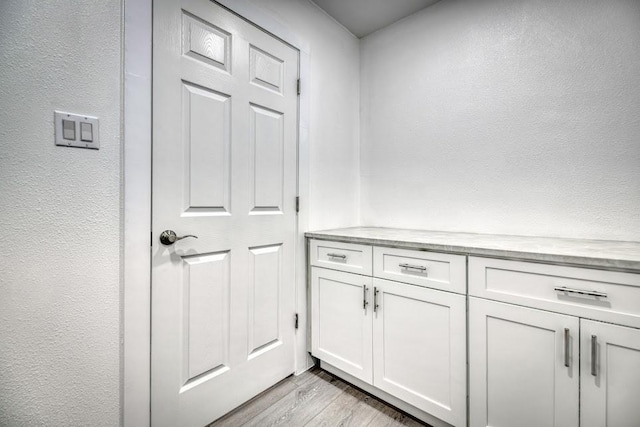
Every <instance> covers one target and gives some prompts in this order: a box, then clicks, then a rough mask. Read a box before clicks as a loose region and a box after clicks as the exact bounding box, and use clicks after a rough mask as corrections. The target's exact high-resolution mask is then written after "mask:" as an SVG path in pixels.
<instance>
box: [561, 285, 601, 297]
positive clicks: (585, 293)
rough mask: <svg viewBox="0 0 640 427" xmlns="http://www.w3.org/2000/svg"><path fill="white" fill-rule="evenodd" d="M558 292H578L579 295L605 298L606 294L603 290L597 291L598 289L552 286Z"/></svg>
mask: <svg viewBox="0 0 640 427" xmlns="http://www.w3.org/2000/svg"><path fill="white" fill-rule="evenodd" d="M553 289H555V290H556V291H558V292H566V293H568V294H579V295H587V296H590V297H598V298H606V297H607V294H606V293H604V292H598V291H583V290H581V289H571V288H567V287H566V286H560V287H555V288H553Z"/></svg>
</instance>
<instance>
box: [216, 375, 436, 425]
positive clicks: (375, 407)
mask: <svg viewBox="0 0 640 427" xmlns="http://www.w3.org/2000/svg"><path fill="white" fill-rule="evenodd" d="M426 425H427V424H424V423H422V422H420V421H418V420H416V419H415V418H412V417H411V416H410V415H407V414H405V413H403V412H400V411H399V410H397V409H395V408H394V407H392V406H389V405H387V404H386V403H384V402H382V401H381V400H379V399H377V398H375V397H373V396H371V395H368V394H366V393H364V392H362V391H361V390H359V389H357V388H355V387H353V386H351V385H349V384H347V383H345V382H344V381H342V380H341V379H339V378H337V377H334V376H333V375H331V374H329V373H328V372H326V371H323V370H321V369H320V368H317V367H316V368H313V369H312V370H310V371H307V372H305V373H304V374H301V375H300V376H297V377H296V376H291V377H288V378H286V379H284V380H282V381H281V382H279V383H278V384H276V385H274V386H273V387H271V388H270V389H268V390H267V391H265V392H264V393H262V394H260V395H258V396H256V397H255V398H253V399H252V400H250V401H248V402H247V403H245V404H244V405H242V406H240V407H239V408H237V409H236V410H234V411H233V412H230V413H229V414H227V415H225V416H224V417H222V418H220V419H219V420H217V421H216V422H214V423H212V424H210V425H209V427H222V426H225V427H236V426H256V427H268V426H291V427H303V426H314V427H317V426H327V427H333V426H344V427H347V426H351V427H360V426H362V427H364V426H371V427H393V426H411V427H417V426H426Z"/></svg>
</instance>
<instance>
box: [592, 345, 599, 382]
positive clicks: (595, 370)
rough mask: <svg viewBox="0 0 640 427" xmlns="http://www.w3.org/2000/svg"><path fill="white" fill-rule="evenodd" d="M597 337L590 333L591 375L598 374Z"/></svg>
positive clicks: (595, 375)
mask: <svg viewBox="0 0 640 427" xmlns="http://www.w3.org/2000/svg"><path fill="white" fill-rule="evenodd" d="M597 359H598V337H597V336H595V335H591V375H593V376H594V377H597V376H598V360H597Z"/></svg>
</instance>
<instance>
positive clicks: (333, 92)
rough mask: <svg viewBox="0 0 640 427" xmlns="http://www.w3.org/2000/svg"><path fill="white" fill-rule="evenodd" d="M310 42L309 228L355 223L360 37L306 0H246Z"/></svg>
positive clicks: (358, 135)
mask: <svg viewBox="0 0 640 427" xmlns="http://www.w3.org/2000/svg"><path fill="white" fill-rule="evenodd" d="M250 2H251V3H254V4H255V5H256V6H259V7H261V8H262V9H263V10H264V11H265V12H266V13H268V14H269V15H270V16H271V17H273V18H274V19H276V20H278V21H280V22H281V23H282V25H283V26H284V27H285V28H287V29H288V31H290V32H291V33H293V34H296V35H297V36H298V37H299V38H300V39H302V40H305V41H306V42H307V43H308V45H309V50H310V52H309V56H310V75H309V81H308V82H303V89H308V90H310V91H311V101H310V106H309V108H310V123H309V125H310V129H309V151H310V152H309V159H310V165H309V181H310V182H309V195H310V199H311V200H309V202H308V203H309V204H308V206H307V209H308V212H309V229H311V230H319V229H326V228H334V227H347V226H353V225H357V224H358V221H359V207H360V197H359V193H360V183H359V163H360V152H359V142H360V134H359V132H360V129H359V122H360V110H359V107H360V100H359V96H360V83H359V82H360V68H359V67H360V62H359V57H360V53H359V40H358V39H357V38H356V37H355V36H353V35H352V34H351V33H349V32H348V31H347V30H346V29H344V28H343V27H342V26H341V25H340V24H338V23H337V22H336V21H334V20H333V19H332V18H330V17H329V16H328V15H327V14H326V13H325V12H323V11H322V10H321V9H319V8H318V7H317V6H316V5H315V4H313V3H311V2H309V1H308V0H250Z"/></svg>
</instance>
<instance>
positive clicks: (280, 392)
mask: <svg viewBox="0 0 640 427" xmlns="http://www.w3.org/2000/svg"><path fill="white" fill-rule="evenodd" d="M309 377H310V378H314V377H313V376H311V375H309ZM297 388H298V384H296V382H294V381H293V376H291V377H288V378H285V379H284V380H282V381H280V382H279V383H278V384H276V385H274V386H273V387H271V388H269V389H268V390H266V391H264V392H262V393H261V394H259V395H258V396H256V397H254V398H253V399H251V400H250V401H248V402H247V403H245V404H243V405H242V406H240V407H238V408H236V409H235V410H233V411H232V412H230V413H228V414H227V415H225V416H223V417H222V418H219V419H218V420H217V421H215V422H214V423H211V424H209V427H228V426H241V425H244V424H246V423H247V422H249V421H250V420H251V419H253V418H255V417H256V416H257V415H259V414H260V413H261V412H262V411H264V410H265V409H267V408H269V407H271V406H272V405H273V404H275V403H276V402H277V401H279V400H280V399H282V398H283V397H284V396H286V395H287V394H289V393H291V392H292V391H294V390H296V389H297Z"/></svg>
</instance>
